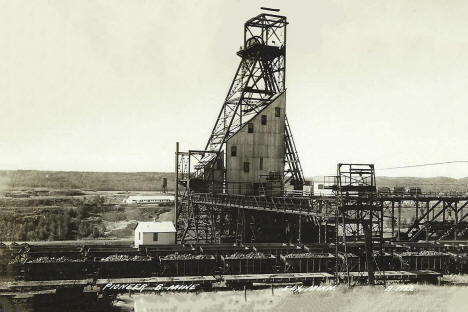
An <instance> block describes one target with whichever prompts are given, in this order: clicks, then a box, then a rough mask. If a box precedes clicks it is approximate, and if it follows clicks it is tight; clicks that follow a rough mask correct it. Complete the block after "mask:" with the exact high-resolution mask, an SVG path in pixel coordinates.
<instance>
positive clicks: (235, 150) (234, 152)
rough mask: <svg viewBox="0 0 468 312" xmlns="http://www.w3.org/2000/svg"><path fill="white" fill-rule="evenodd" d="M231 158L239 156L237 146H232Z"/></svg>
mask: <svg viewBox="0 0 468 312" xmlns="http://www.w3.org/2000/svg"><path fill="white" fill-rule="evenodd" d="M231 156H233V157H236V156H237V146H231Z"/></svg>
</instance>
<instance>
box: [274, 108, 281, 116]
mask: <svg viewBox="0 0 468 312" xmlns="http://www.w3.org/2000/svg"><path fill="white" fill-rule="evenodd" d="M280 116H281V107H275V117H280Z"/></svg>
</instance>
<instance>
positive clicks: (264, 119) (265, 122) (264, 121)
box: [262, 115, 267, 125]
mask: <svg viewBox="0 0 468 312" xmlns="http://www.w3.org/2000/svg"><path fill="white" fill-rule="evenodd" d="M266 124H267V115H262V125H266Z"/></svg>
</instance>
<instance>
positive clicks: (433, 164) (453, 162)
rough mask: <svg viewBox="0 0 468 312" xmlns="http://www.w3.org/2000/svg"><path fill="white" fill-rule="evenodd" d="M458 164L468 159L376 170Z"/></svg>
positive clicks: (467, 161)
mask: <svg viewBox="0 0 468 312" xmlns="http://www.w3.org/2000/svg"><path fill="white" fill-rule="evenodd" d="M457 163H458V164H460V163H468V160H452V161H444V162H437V163H427V164H419V165H409V166H398V167H388V168H376V170H392V169H404V168H416V167H427V166H437V165H446V164H457Z"/></svg>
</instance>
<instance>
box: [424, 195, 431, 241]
mask: <svg viewBox="0 0 468 312" xmlns="http://www.w3.org/2000/svg"><path fill="white" fill-rule="evenodd" d="M429 206H430V202H429V201H428V202H426V222H425V224H424V227H425V228H426V242H427V241H428V240H429V228H428V227H429Z"/></svg>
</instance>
